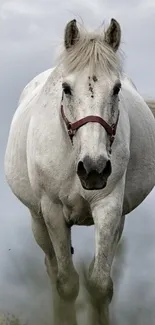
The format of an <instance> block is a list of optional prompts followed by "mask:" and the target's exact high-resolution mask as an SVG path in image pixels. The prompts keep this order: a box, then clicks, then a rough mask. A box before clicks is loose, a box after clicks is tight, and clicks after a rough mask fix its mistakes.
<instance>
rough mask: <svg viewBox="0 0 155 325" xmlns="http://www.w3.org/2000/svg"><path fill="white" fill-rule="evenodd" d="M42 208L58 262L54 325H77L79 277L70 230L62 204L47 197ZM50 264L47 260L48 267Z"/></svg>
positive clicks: (43, 200)
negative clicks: (72, 251) (76, 310)
mask: <svg viewBox="0 0 155 325" xmlns="http://www.w3.org/2000/svg"><path fill="white" fill-rule="evenodd" d="M41 207H42V213H43V217H44V220H45V223H46V226H47V230H48V233H49V236H50V239H51V242H52V244H53V248H54V252H55V256H56V260H57V276H56V290H57V292H58V295H59V298H60V299H59V303H58V304H57V305H55V315H56V319H57V321H56V320H55V323H54V325H57V324H59V325H76V324H77V322H76V312H75V300H76V298H77V295H78V292H79V277H78V274H77V272H76V271H75V268H74V265H73V262H72V254H71V240H70V236H71V234H70V229H69V228H68V227H67V225H66V222H65V219H64V215H63V211H62V206H61V204H54V203H53V202H51V200H49V198H48V197H47V196H45V197H44V198H43V199H42V202H41ZM48 263H49V261H48V260H46V265H47V267H48Z"/></svg>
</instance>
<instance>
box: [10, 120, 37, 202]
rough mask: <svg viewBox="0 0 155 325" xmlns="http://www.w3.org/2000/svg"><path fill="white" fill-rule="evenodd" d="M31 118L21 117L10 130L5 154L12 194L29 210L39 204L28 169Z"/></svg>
mask: <svg viewBox="0 0 155 325" xmlns="http://www.w3.org/2000/svg"><path fill="white" fill-rule="evenodd" d="M29 120H30V117H26V116H25V118H24V117H23V119H22V118H21V117H20V118H19V120H17V121H15V123H14V124H13V125H12V127H11V129H10V134H9V139H8V143H7V148H6V153H5V175H6V179H7V182H8V184H9V186H10V188H11V190H12V192H13V193H14V194H15V195H16V196H17V197H18V199H19V200H20V201H21V202H22V203H23V204H24V205H26V206H27V207H28V208H34V207H36V206H37V205H38V202H37V200H36V198H35V196H34V193H33V191H32V188H31V185H30V181H29V176H28V168H27V154H26V150H27V132H28V126H29Z"/></svg>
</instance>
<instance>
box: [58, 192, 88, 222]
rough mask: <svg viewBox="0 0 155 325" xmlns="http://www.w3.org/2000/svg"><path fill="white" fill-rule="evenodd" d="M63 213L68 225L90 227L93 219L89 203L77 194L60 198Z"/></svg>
mask: <svg viewBox="0 0 155 325" xmlns="http://www.w3.org/2000/svg"><path fill="white" fill-rule="evenodd" d="M62 203H63V212H64V216H65V219H66V222H67V223H68V224H69V225H71V226H72V225H86V226H89V225H92V224H93V219H92V214H91V209H90V205H89V203H88V202H87V201H86V200H85V199H84V198H83V197H81V196H80V195H79V194H71V195H66V196H64V197H63V198H62Z"/></svg>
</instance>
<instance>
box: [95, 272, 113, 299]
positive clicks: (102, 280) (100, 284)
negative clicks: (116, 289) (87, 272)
mask: <svg viewBox="0 0 155 325" xmlns="http://www.w3.org/2000/svg"><path fill="white" fill-rule="evenodd" d="M89 289H90V292H91V295H92V296H93V297H94V298H95V299H96V301H100V300H102V301H103V300H105V301H107V302H109V303H110V302H111V300H112V297H113V281H112V279H111V277H110V275H109V274H108V273H104V271H103V272H102V273H101V274H96V273H94V274H93V273H92V274H91V276H90V278H89Z"/></svg>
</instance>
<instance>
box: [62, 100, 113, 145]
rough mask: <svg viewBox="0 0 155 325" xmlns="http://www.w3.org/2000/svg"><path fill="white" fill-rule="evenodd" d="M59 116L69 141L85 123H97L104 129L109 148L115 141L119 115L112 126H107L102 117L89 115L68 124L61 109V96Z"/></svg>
mask: <svg viewBox="0 0 155 325" xmlns="http://www.w3.org/2000/svg"><path fill="white" fill-rule="evenodd" d="M61 115H62V118H63V120H64V122H65V124H66V127H67V131H68V135H69V137H70V139H71V141H72V139H73V136H74V135H75V134H76V132H77V130H78V129H79V128H80V127H81V126H83V125H85V124H87V123H90V122H91V123H92V122H93V123H99V124H100V125H102V126H103V127H104V129H105V130H106V132H107V133H108V135H109V136H110V146H112V144H113V141H114V139H115V135H116V129H117V124H118V119H119V114H118V117H117V121H116V123H115V124H112V125H109V124H108V123H107V122H106V121H105V120H104V119H103V118H102V117H100V116H97V115H89V116H86V117H84V118H82V119H80V120H78V121H76V122H73V123H72V122H70V121H69V120H68V118H67V117H66V115H65V112H64V107H63V96H62V100H61Z"/></svg>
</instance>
